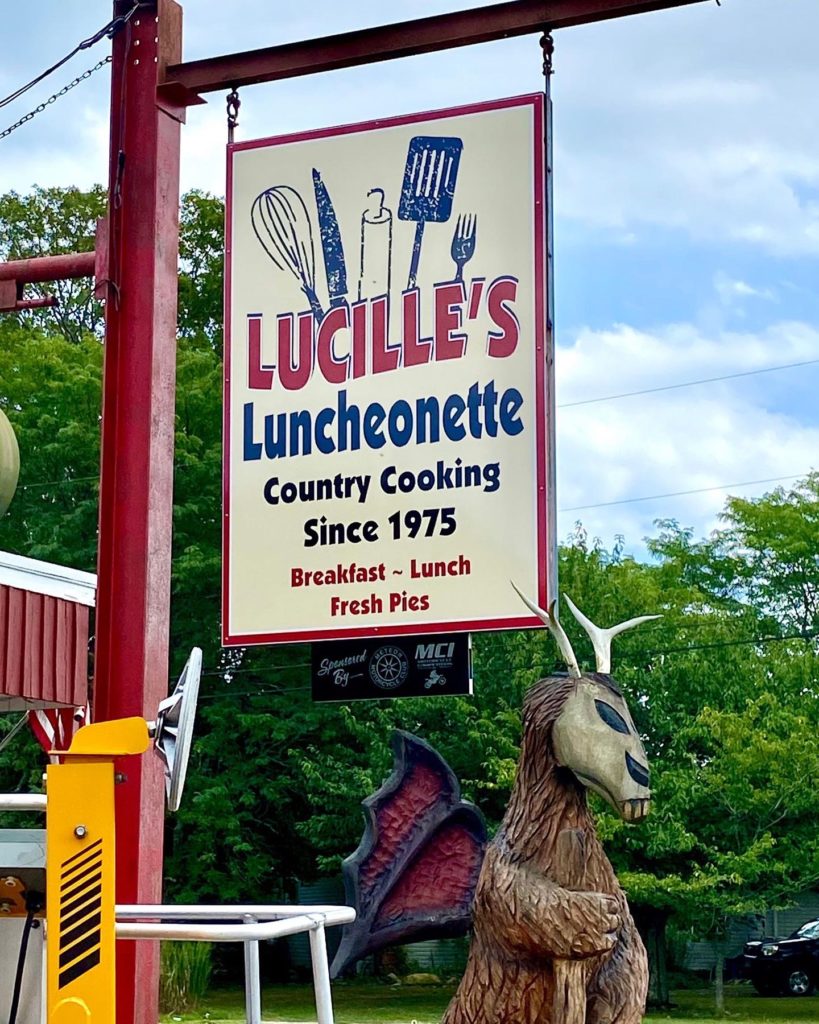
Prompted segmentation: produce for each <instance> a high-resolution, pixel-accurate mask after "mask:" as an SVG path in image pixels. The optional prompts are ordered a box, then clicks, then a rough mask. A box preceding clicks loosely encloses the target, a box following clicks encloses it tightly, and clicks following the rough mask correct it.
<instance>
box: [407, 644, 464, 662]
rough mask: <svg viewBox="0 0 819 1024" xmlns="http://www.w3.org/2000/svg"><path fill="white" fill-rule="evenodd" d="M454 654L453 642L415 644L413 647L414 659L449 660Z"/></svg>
mask: <svg viewBox="0 0 819 1024" xmlns="http://www.w3.org/2000/svg"><path fill="white" fill-rule="evenodd" d="M454 654H455V644H454V642H453V643H443V644H417V645H416V647H415V660H416V661H451V660H452V658H453V656H454Z"/></svg>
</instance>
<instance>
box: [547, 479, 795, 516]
mask: <svg viewBox="0 0 819 1024" xmlns="http://www.w3.org/2000/svg"><path fill="white" fill-rule="evenodd" d="M810 472H811V470H808V471H807V472H805V473H795V474H794V475H793V476H771V477H767V478H766V479H764V480H740V481H738V482H735V483H730V484H715V485H714V486H713V487H695V488H693V489H692V490H690V491H666V493H665V494H646V495H643V496H642V497H640V498H618V500H617V501H599V502H597V504H595V505H572V506H570V507H569V508H561V509H558V511H559V512H582V511H584V510H585V509H589V508H608V507H609V506H611V505H631V504H633V503H635V502H638V501H654V499H655V498H680V497H683V496H685V495H687V494H705V493H706V492H707V491H722V490H725V488H726V487H750V486H751V485H752V484H774V483H779V482H780V481H782V480H798V479H799V478H800V477H803V476H807V475H808V474H809V473H810Z"/></svg>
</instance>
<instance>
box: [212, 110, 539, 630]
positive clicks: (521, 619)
mask: <svg viewBox="0 0 819 1024" xmlns="http://www.w3.org/2000/svg"><path fill="white" fill-rule="evenodd" d="M545 99H546V98H545V96H544V95H543V93H540V92H538V93H528V94H525V95H522V96H512V97H508V98H506V99H501V100H488V101H486V102H483V103H472V104H467V105H465V106H459V107H447V108H445V109H442V110H432V111H426V112H423V113H415V114H404V115H400V116H398V117H389V118H379V119H377V120H374V121H362V122H359V123H356V124H346V125H338V126H336V127H335V128H321V129H313V130H310V131H303V132H295V133H291V134H289V135H278V136H275V137H273V138H265V139H252V140H249V141H247V142H237V143H233V144H230V145H228V147H227V188H226V194H225V284H224V289H225V294H224V378H223V381H224V384H223V400H222V409H223V418H222V451H223V456H222V646H223V647H251V646H256V645H259V644H285V643H309V642H310V641H314V640H315V641H320V640H334V639H337V640H347V639H355V638H358V637H389V636H408V635H412V634H422V633H429V634H434V633H466V632H470V633H472V632H479V631H480V632H483V631H492V630H505V629H529V628H532V627H536V626H542V625H543V624H542V622H541V621H540V619H539V618H538V617H537V616H534V615H519V616H510V617H506V618H494V619H468V620H459V621H454V622H453V621H450V622H434V623H430V622H419V623H406V624H402V625H384V626H350V627H341V628H335V627H334V628H330V629H303V630H289V631H276V632H267V633H243V634H235V635H234V634H231V633H230V632H229V630H228V626H229V622H230V511H229V510H230V401H229V396H230V366H231V362H230V357H231V331H230V325H231V312H232V310H231V303H230V298H231V288H230V285H231V271H232V254H231V239H232V232H233V208H232V196H233V154H234V153H238V152H242V151H244V150H248V149H260V148H263V147H268V148H269V147H272V146H282V145H285V144H287V143H291V142H305V141H307V140H310V139H324V138H332V137H333V136H336V135H350V134H354V133H357V132H365V131H372V130H374V129H380V128H392V127H398V126H400V125H406V124H415V123H417V122H419V121H435V120H440V119H443V118H447V117H460V116H464V115H468V114H478V113H484V112H486V111H489V110H506V109H508V108H510V107H523V106H531V107H532V112H533V114H534V140H533V141H534V144H535V146H534V155H535V174H534V179H535V181H534V187H535V195H534V213H535V232H534V236H535V352H534V357H535V419H536V432H535V446H536V457H537V510H536V521H537V531H538V532H537V601H538V603H539V604H540V606H541V607H542V608H546V607H548V605H547V601H549V599H550V595H549V594H548V583H549V580H550V576H551V575H553V574H552V572H551V571H552V570H553V569H556V565H555V564H554V561H555V560H556V557H557V555H556V544H555V538H553V537H551V536H549V528H550V524H551V522H552V521H553V520H551V519H550V517H549V514H548V505H549V501H550V500H552V501H553V500H554V494H553V493H550V487H549V484H550V481H551V479H552V474H551V467H550V465H549V457H550V455H551V457H552V458H553V457H554V446H553V444H552V443H550V439H549V435H550V432H551V431H553V429H554V405H553V402H552V400H551V399H552V396H553V394H554V380H553V366H554V359H553V353H551V352H549V351H547V334H546V316H547V310H546V289H547V281H546V228H547V218H548V216H549V211H548V210H547V188H546V169H545V157H546V134H545V130H546V129H545ZM547 370H548V372H549V374H550V378H551V379H550V381H549V388H548V392H547V387H546V383H547V381H546V375H547ZM547 398H548V403H547ZM554 596H555V597H556V596H557V595H556V594H555V595H554Z"/></svg>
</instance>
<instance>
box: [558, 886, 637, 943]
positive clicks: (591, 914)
mask: <svg viewBox="0 0 819 1024" xmlns="http://www.w3.org/2000/svg"><path fill="white" fill-rule="evenodd" d="M570 898H571V920H570V922H569V928H568V930H567V934H566V935H565V940H566V943H567V945H568V952H569V955H570V956H573V957H587V956H595V955H596V954H600V953H607V952H608V951H609V950H611V949H612V948H613V947H614V943H615V942H616V941H617V932H618V930H619V928H620V926H621V925H622V923H623V917H622V912H621V910H620V904H619V903H618V901H617V900H616V899H615V897H614V896H606V895H604V894H603V893H599V892H573V893H571V896H570Z"/></svg>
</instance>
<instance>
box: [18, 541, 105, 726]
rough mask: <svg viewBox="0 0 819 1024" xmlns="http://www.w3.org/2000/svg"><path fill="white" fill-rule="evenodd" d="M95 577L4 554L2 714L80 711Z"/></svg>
mask: <svg viewBox="0 0 819 1024" xmlns="http://www.w3.org/2000/svg"><path fill="white" fill-rule="evenodd" d="M95 597H96V576H94V574H93V573H87V572H80V571H78V570H76V569H70V568H67V567H64V566H60V565H53V564H51V563H49V562H39V561H37V560H35V559H33V558H23V557H21V556H19V555H11V554H8V553H6V552H0V711H24V710H34V709H37V708H49V707H82V706H84V705H85V704H86V703H87V701H88V677H89V658H88V637H89V618H90V609H91V608H93V606H94V601H95Z"/></svg>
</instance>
